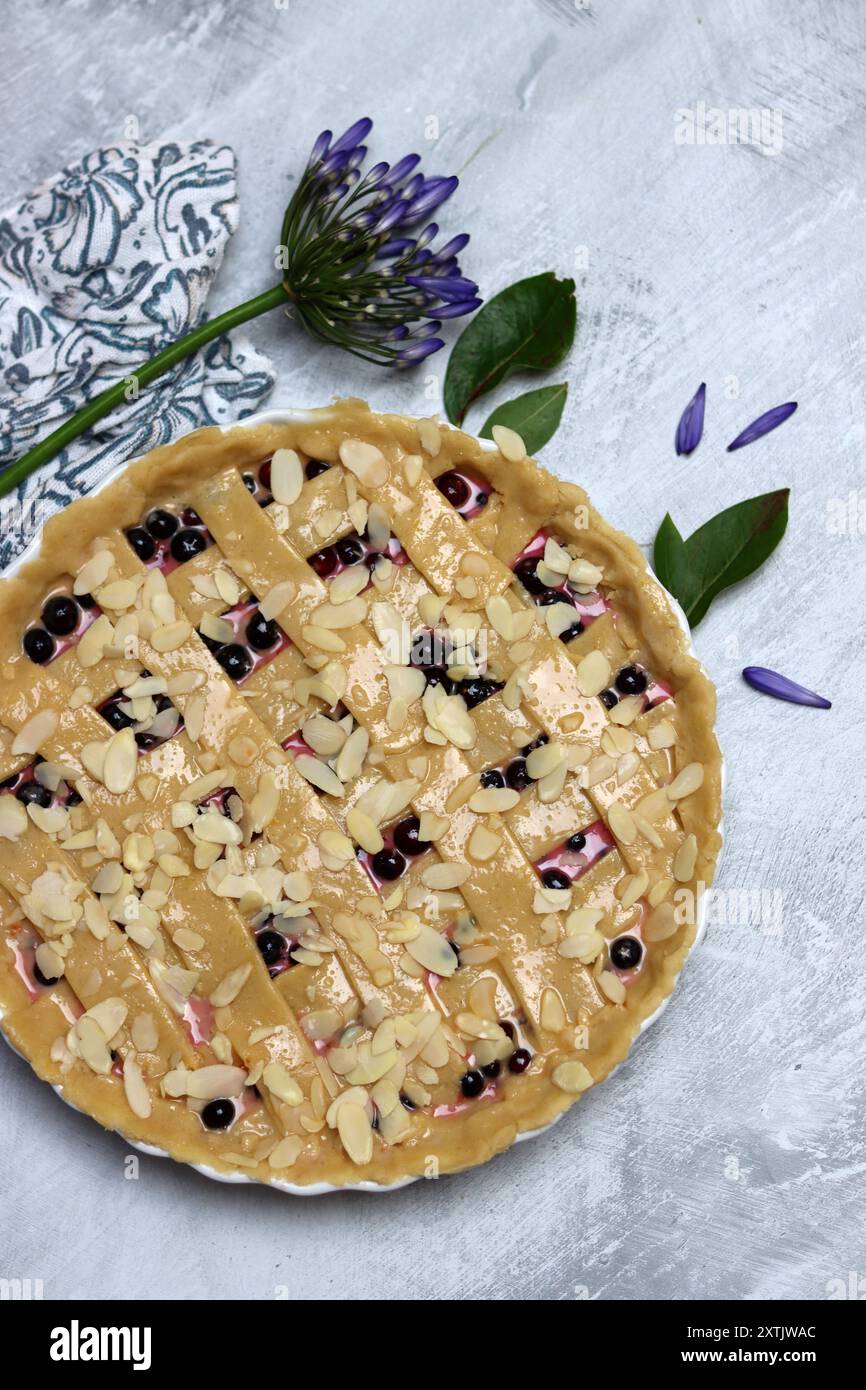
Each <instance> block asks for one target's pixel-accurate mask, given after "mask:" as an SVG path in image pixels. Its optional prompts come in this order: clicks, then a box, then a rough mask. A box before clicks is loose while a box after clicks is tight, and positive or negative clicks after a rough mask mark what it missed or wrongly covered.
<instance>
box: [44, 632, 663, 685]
mask: <svg viewBox="0 0 866 1390" xmlns="http://www.w3.org/2000/svg"><path fill="white" fill-rule="evenodd" d="M45 626H46V627H47V626H48V624H47V623H46V624H45ZM614 684H615V685H616V688H617V690H618V691H619V692H620V694H621V695H642V694H643V693H644V691H645V690H646V688H647V685H648V684H649V682H648V680H647V676H646V671H639V670H638V668H637V667H636V666H623V668H622V670H621V671H620V672H619V673H618V675H617V678H616V681H615V682H614Z"/></svg>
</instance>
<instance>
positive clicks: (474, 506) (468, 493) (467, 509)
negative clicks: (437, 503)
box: [435, 468, 493, 521]
mask: <svg viewBox="0 0 866 1390" xmlns="http://www.w3.org/2000/svg"><path fill="white" fill-rule="evenodd" d="M435 482H436V486H437V487H438V489H439V491H440V492H441V493H442V496H443V497H444V498H445V500H446V502H450V503H451V505H452V507H453V508H454V510H455V512H459V513H460V515H461V516H462V517H463V519H464V521H470V520H471V519H472V517H473V516H479V515H480V513H481V512H483V511H484V508H485V507H486V506H487V503H488V502H489V501H490V494H491V493H492V491H493V487H492V485H491V484H490V483H488V482H487V479H486V478H478V477H476V476H475V474H474V473H465V472H463V471H462V470H461V469H457V468H451V469H449V470H448V472H447V473H440V474H439V477H438V478H436V479H435Z"/></svg>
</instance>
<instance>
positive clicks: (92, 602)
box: [76, 594, 96, 608]
mask: <svg viewBox="0 0 866 1390" xmlns="http://www.w3.org/2000/svg"><path fill="white" fill-rule="evenodd" d="M76 598H77V599H78V606H79V608H95V607H96V599H95V598H94V597H93V595H92V594H76Z"/></svg>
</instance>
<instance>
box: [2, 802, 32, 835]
mask: <svg viewBox="0 0 866 1390" xmlns="http://www.w3.org/2000/svg"><path fill="white" fill-rule="evenodd" d="M26 829H27V811H26V810H25V808H24V806H23V805H22V803H21V802H20V801H19V800H18V799H17V798H16V797H14V796H0V840H17V839H19V838H20V836H22V835H23V834H24V832H25V830H26Z"/></svg>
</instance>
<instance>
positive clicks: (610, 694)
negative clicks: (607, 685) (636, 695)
mask: <svg viewBox="0 0 866 1390" xmlns="http://www.w3.org/2000/svg"><path fill="white" fill-rule="evenodd" d="M598 698H599V699H600V700H601V703H602V704H603V705H604V707H605V709H613V707H614V705H617V704H619V701H618V699H617V695H616V691H615V690H603V691H602V692H601V694H600V695H599V697H598Z"/></svg>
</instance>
